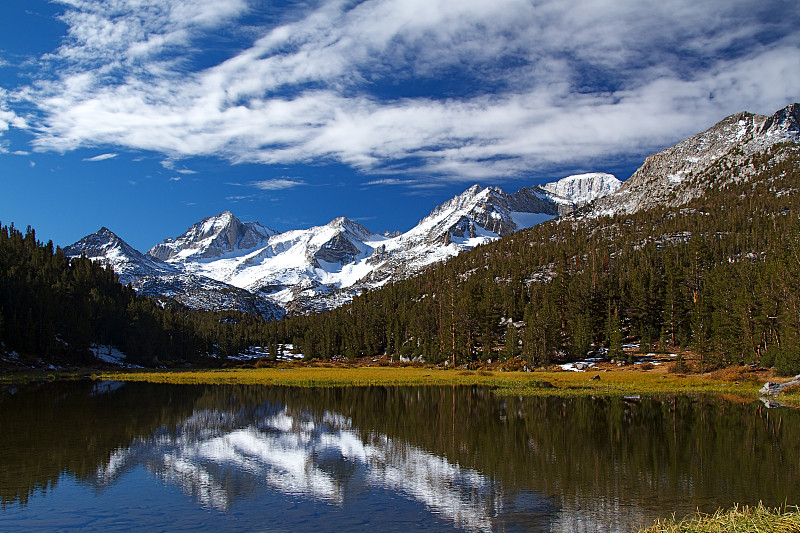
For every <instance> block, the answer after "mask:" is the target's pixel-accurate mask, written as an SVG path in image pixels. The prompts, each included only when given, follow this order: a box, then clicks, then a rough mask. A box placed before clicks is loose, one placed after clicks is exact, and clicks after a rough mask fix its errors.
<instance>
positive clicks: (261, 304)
mask: <svg viewBox="0 0 800 533" xmlns="http://www.w3.org/2000/svg"><path fill="white" fill-rule="evenodd" d="M64 255H65V256H67V257H80V256H85V257H86V258H88V259H91V260H93V261H100V262H102V263H106V264H109V265H110V266H111V267H112V268H113V269H114V272H115V273H116V274H117V276H118V277H119V281H120V282H121V283H123V284H124V285H127V284H130V285H131V286H132V287H133V289H134V290H135V291H136V292H137V293H138V294H141V295H144V296H150V297H152V298H155V299H165V298H166V299H171V300H174V301H176V302H178V303H180V304H182V305H184V306H186V307H188V308H189V309H204V310H210V311H221V310H226V309H235V310H239V311H244V312H248V313H252V314H255V315H260V316H263V317H264V318H268V319H277V318H280V317H281V316H283V315H284V314H285V313H284V312H283V310H282V309H281V308H280V307H278V306H276V305H275V304H273V303H272V302H270V301H269V300H267V299H265V298H261V297H259V296H257V295H254V294H252V293H250V292H249V291H247V290H244V289H241V288H239V287H234V286H232V285H229V284H227V283H223V282H220V281H218V280H214V279H211V278H208V277H205V276H199V275H196V274H192V273H187V272H185V271H184V269H182V268H181V267H180V266H179V265H178V266H176V265H172V264H168V263H165V262H163V261H161V260H159V259H157V258H155V257H152V256H148V255H145V254H142V253H141V252H139V251H137V250H135V249H134V248H133V247H131V246H130V245H129V244H128V243H126V242H125V241H124V240H122V239H121V238H120V237H119V236H117V235H116V234H115V233H114V232H113V231H111V230H109V229H108V228H105V227H103V228H100V230H98V231H97V232H95V233H92V234H91V235H87V236H86V237H84V238H83V239H81V240H79V241H78V242H76V243H75V244H72V245H70V246H67V247H66V248H64Z"/></svg>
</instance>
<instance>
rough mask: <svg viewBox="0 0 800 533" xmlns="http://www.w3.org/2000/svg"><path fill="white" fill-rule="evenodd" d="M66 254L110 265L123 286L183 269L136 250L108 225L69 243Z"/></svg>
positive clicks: (168, 274)
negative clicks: (82, 256)
mask: <svg viewBox="0 0 800 533" xmlns="http://www.w3.org/2000/svg"><path fill="white" fill-rule="evenodd" d="M64 255H66V256H67V257H80V256H81V255H85V256H86V258H87V259H91V260H92V261H100V262H102V263H106V264H108V265H110V266H111V268H113V269H114V273H115V274H117V276H118V277H119V281H120V283H122V284H123V285H127V284H128V283H131V282H134V281H136V280H138V279H141V278H145V277H158V276H173V275H176V274H178V273H179V272H180V270H179V269H177V268H175V267H174V266H172V265H168V264H167V263H164V262H163V261H159V260H158V259H156V258H154V257H151V256H148V255H144V254H143V253H141V252H139V251H137V250H135V249H134V248H133V247H131V246H130V245H129V244H128V243H126V242H125V241H123V240H122V239H121V238H119V237H118V236H117V235H116V234H115V233H114V232H113V231H111V230H110V229H108V228H106V227H102V228H100V229H99V230H98V231H96V232H94V233H92V234H91V235H87V236H86V237H84V238H83V239H81V240H79V241H78V242H76V243H74V244H72V245H70V246H67V247H66V248H64Z"/></svg>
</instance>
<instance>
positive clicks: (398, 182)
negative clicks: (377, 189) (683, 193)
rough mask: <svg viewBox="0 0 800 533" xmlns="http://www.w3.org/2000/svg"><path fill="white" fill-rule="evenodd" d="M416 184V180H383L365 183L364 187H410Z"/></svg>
mask: <svg viewBox="0 0 800 533" xmlns="http://www.w3.org/2000/svg"><path fill="white" fill-rule="evenodd" d="M412 183H414V180H407V179H405V180H404V179H398V178H383V179H379V180H372V181H368V182H366V183H364V184H363V185H409V184H412Z"/></svg>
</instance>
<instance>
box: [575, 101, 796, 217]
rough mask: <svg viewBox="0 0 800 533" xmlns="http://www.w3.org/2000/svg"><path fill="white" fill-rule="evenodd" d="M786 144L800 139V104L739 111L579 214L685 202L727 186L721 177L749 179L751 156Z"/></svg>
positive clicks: (651, 161)
mask: <svg viewBox="0 0 800 533" xmlns="http://www.w3.org/2000/svg"><path fill="white" fill-rule="evenodd" d="M783 142H789V143H798V142H800V104H796V103H795V104H791V105H789V106H787V107H785V108H784V109H781V110H779V111H777V112H776V113H774V114H773V115H771V116H769V117H767V116H764V115H755V114H753V113H748V112H741V113H736V114H734V115H731V116H729V117H726V118H725V119H723V120H721V121H720V122H718V123H717V124H715V125H714V126H712V127H711V128H709V129H707V130H706V131H704V132H701V133H698V134H696V135H693V136H691V137H689V138H688V139H685V140H683V141H681V142H679V143H678V144H676V145H674V146H671V147H669V148H667V149H665V150H662V151H660V152H658V153H656V154H653V155H651V156H649V157H647V158H646V159H645V161H644V164H643V165H642V166H641V167H640V168H639V169H638V170H636V172H634V173H633V175H631V177H630V178H628V179H627V180H626V181H625V183H624V184H623V185H622V186H621V187H620V188H619V189H618V190H617V191H616V192H615V193H614V194H611V195H608V196H606V197H604V198H601V199H598V200H597V201H596V202H593V203H592V205H591V208H589V209H585V210H583V211H581V213H580V215H578V216H601V215H611V214H618V213H634V212H637V211H642V210H646V209H651V208H653V207H656V206H662V207H676V206H680V205H683V204H685V203H687V202H689V201H691V200H692V199H694V198H698V197H700V196H702V195H703V193H704V191H705V190H706V189H707V188H708V187H709V186H711V185H714V186H717V187H719V186H722V185H724V183H722V182H720V180H743V179H747V178H748V177H749V176H750V175H751V173H752V170H753V165H752V160H751V158H752V157H754V155H756V154H759V153H764V152H766V151H767V150H769V149H770V148H771V147H772V146H774V145H776V144H778V143H783Z"/></svg>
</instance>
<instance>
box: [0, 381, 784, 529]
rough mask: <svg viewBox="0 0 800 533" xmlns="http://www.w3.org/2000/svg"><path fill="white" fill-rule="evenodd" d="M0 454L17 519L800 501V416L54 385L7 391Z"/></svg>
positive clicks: (411, 524) (445, 395) (430, 391)
mask: <svg viewBox="0 0 800 533" xmlns="http://www.w3.org/2000/svg"><path fill="white" fill-rule="evenodd" d="M0 464H2V465H3V468H0V503H2V512H0V530H3V531H16V530H19V531H25V530H27V529H30V527H29V526H30V525H31V524H33V525H36V524H40V521H41V520H42V516H43V515H46V516H47V520H48V521H47V523H46V526H47V527H48V528H49V529H58V530H61V529H69V527H66V526H64V524H69V523H75V524H78V525H79V527H78V526H75V527H74V529H94V530H97V531H109V530H114V529H118V530H124V529H129V528H131V527H134V528H150V529H161V530H164V529H182V528H186V529H199V530H206V531H208V530H214V529H224V530H240V531H250V530H253V529H265V527H264V524H265V523H266V524H268V526H269V527H267V528H266V529H270V528H271V529H281V530H292V529H304V530H307V529H319V530H324V531H329V530H341V529H364V528H372V529H376V530H404V529H405V530H407V529H416V530H419V529H427V530H433V529H436V530H448V529H449V530H452V529H453V528H454V527H455V528H456V529H461V530H467V531H491V530H493V531H540V532H545V531H547V532H551V531H552V532H596V531H599V532H611V531H631V530H633V529H635V528H636V527H640V526H643V525H649V524H650V523H652V522H653V521H654V520H655V519H656V518H659V517H664V516H669V515H671V514H672V513H673V512H674V513H676V514H677V516H679V517H680V516H683V515H685V514H689V513H692V512H694V511H695V509H698V508H699V509H700V510H702V511H704V512H710V511H713V510H715V509H716V508H717V507H719V506H723V507H727V506H730V505H731V504H733V503H734V502H738V503H741V504H746V505H752V504H756V503H758V502H759V501H763V502H764V503H765V504H766V505H772V506H775V505H781V504H783V503H788V504H789V505H795V504H797V503H800V411H798V410H791V409H766V408H764V407H763V406H761V405H760V404H757V403H747V402H736V401H726V400H723V399H720V398H713V397H703V396H700V397H688V396H665V397H661V398H641V399H638V400H637V401H635V402H631V401H625V400H624V399H621V398H557V397H544V398H525V397H501V396H497V395H495V394H494V393H493V392H492V391H491V390H489V389H487V388H482V387H351V388H330V389H324V388H323V389H311V388H308V389H306V388H289V387H258V386H188V385H187V386H175V385H153V384H142V383H129V384H121V383H116V382H102V383H95V382H88V381H87V382H72V383H59V382H56V383H47V384H38V385H29V386H19V387H0ZM76 493H77V494H78V496H76ZM185 495H188V497H187V496H185ZM265 520H266V522H265ZM37 521H39V522H37Z"/></svg>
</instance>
